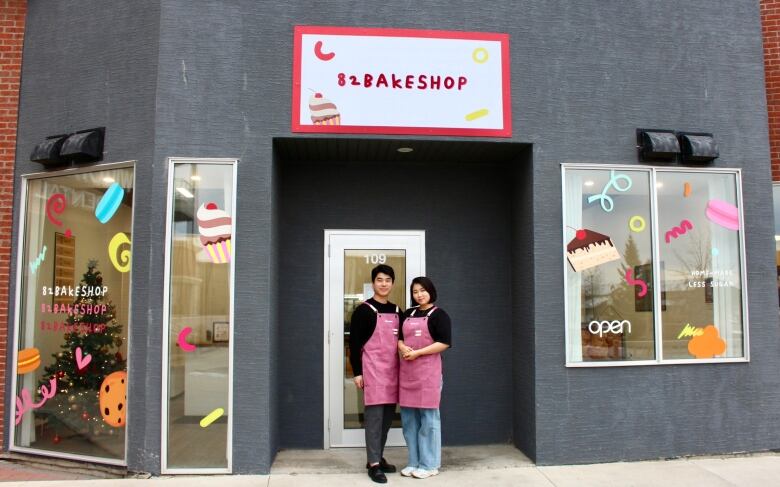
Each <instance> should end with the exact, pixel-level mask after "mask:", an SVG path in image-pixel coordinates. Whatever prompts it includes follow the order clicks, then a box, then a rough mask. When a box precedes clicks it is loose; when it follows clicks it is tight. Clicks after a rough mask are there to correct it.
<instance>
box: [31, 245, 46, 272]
mask: <svg viewBox="0 0 780 487" xmlns="http://www.w3.org/2000/svg"><path fill="white" fill-rule="evenodd" d="M45 258H46V246H45V245H44V246H43V250H41V253H40V254H38V257H37V258H36V259H35V260H34V261H32V262H30V272H32V273H33V274H35V271H37V270H38V267H40V266H41V264H42V263H43V259H45Z"/></svg>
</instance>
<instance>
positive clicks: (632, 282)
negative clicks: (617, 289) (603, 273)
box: [626, 269, 647, 298]
mask: <svg viewBox="0 0 780 487" xmlns="http://www.w3.org/2000/svg"><path fill="white" fill-rule="evenodd" d="M633 274H634V271H633V270H631V269H626V282H627V283H628V285H629V286H639V287H641V288H642V290H641V291H639V292H638V293H637V294H636V295H637V296H639V297H640V298H641V297H643V296H644V295H645V294H647V283H646V282H645V281H643V280H642V279H634V278H633Z"/></svg>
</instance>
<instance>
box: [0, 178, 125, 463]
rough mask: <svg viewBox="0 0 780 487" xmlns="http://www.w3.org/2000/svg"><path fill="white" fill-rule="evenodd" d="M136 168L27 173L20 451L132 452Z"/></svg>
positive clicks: (114, 458)
mask: <svg viewBox="0 0 780 487" xmlns="http://www.w3.org/2000/svg"><path fill="white" fill-rule="evenodd" d="M133 177H134V169H133V167H132V166H131V165H127V164H123V165H111V166H103V167H102V168H101V169H99V170H96V169H95V168H92V169H90V170H88V171H61V172H58V173H54V174H52V175H46V176H41V177H38V176H29V177H24V178H23V193H22V201H23V207H22V208H23V209H22V213H21V221H22V225H23V227H22V230H21V239H22V242H21V247H20V248H21V252H22V255H21V258H20V263H21V266H20V267H19V268H18V269H17V273H18V275H19V277H18V288H17V308H16V310H17V320H16V333H15V340H16V345H17V346H16V361H15V364H14V369H15V374H14V391H15V398H14V400H13V401H12V407H13V415H12V417H13V418H14V424H15V427H14V428H13V430H12V431H13V436H12V439H11V445H12V447H11V448H12V449H14V450H21V451H25V450H34V451H45V452H46V453H47V454H50V455H53V456H61V457H65V458H76V459H88V460H94V461H99V462H104V463H115V464H123V463H124V461H125V430H126V427H127V426H126V425H127V423H128V419H129V418H128V416H127V407H126V406H127V386H128V382H127V359H126V358H127V345H128V343H127V337H128V329H129V326H130V258H131V251H132V243H131V242H132V233H131V232H132V220H133V186H134V185H133Z"/></svg>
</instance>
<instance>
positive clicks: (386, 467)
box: [366, 457, 395, 473]
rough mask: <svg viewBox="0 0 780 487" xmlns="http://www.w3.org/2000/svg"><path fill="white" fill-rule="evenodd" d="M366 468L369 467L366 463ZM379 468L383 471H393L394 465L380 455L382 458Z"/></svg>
mask: <svg viewBox="0 0 780 487" xmlns="http://www.w3.org/2000/svg"><path fill="white" fill-rule="evenodd" d="M366 468H371V466H370V465H369V464H368V463H366ZM379 469H380V470H382V471H383V472H384V473H395V465H390V464H389V463H387V460H385V457H382V460H381V461H380V462H379Z"/></svg>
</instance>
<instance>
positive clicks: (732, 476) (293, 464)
mask: <svg viewBox="0 0 780 487" xmlns="http://www.w3.org/2000/svg"><path fill="white" fill-rule="evenodd" d="M404 455H405V450H404V449H401V448H398V449H392V451H388V452H386V456H387V457H388V460H389V461H391V462H396V464H398V465H399V466H402V465H403V462H402V461H399V457H400V460H403V456H404ZM448 457H449V461H450V462H451V463H448ZM361 459H363V450H362V449H349V450H344V449H341V450H328V451H313V450H307V451H288V452H285V451H283V452H280V453H279V455H278V457H277V460H276V462H275V463H274V466H273V468H272V470H271V474H270V475H234V476H175V477H174V476H164V477H153V478H149V479H141V478H127V479H99V480H88V478H87V477H84V476H82V477H80V478H78V477H77V478H73V472H67V473H63V472H59V473H58V472H53V471H41V470H40V469H38V470H34V469H33V470H31V469H29V467H27V466H25V465H20V464H18V463H9V462H5V461H3V462H0V479H3V480H5V477H4V476H3V475H2V473H3V472H5V471H6V470H7V469H15V470H16V475H24V472H25V471H26V470H30V471H29V474H30V476H29V477H26V478H24V480H23V478H22V477H18V476H17V477H16V478H8V479H7V480H8V481H6V482H3V483H2V484H0V486H2V487H6V486H9V487H10V486H17V485H18V486H25V487H35V486H42V487H55V486H76V485H78V486H84V487H92V486H94V487H104V486H118V487H137V486H139V487H140V486H143V487H154V486H168V487H200V486H218V487H249V486H258V487H289V486H296V487H297V486H317V487H336V486H338V487H343V486H345V485H348V486H352V485H355V486H367V487H368V486H376V485H379V484H375V483H373V482H371V480H370V479H369V478H368V476H367V475H366V474H365V470H364V469H362V467H364V464H365V462H363V465H360V464H359V463H358V464H357V465H356V464H355V461H356V460H358V461H359V460H361ZM443 460H444V461H443V463H444V467H443V468H442V470H441V473H440V474H439V475H438V476H436V477H432V478H430V479H426V480H424V481H421V480H417V479H412V478H404V477H401V476H400V475H399V474H388V483H387V484H386V485H388V486H392V485H397V486H410V487H411V486H415V485H416V486H418V487H419V486H422V485H430V486H434V485H447V486H450V487H452V486H454V487H458V486H491V487H492V486H530V487H537V486H538V487H570V486H571V487H575V486H576V487H591V486H592V487H608V486H620V487H623V486H635V487H644V486H663V487H677V486H680V487H683V486H685V487H691V486H707V487H719V486H751V487H753V486H755V487H759V486H760V487H764V486H774V485H780V454H778V453H761V454H752V455H729V456H717V457H692V458H684V459H676V460H659V461H648V462H626V463H608V464H596V465H574V466H556V467H537V466H535V465H533V463H531V462H530V461H528V459H527V458H525V457H524V456H522V454H521V453H519V452H518V451H517V450H514V449H513V448H511V447H506V446H501V445H490V446H486V447H467V448H445V449H444V451H443ZM58 474H59V475H60V476H59V478H58V479H57V480H55V478H57V475H58ZM36 475H38V476H37V477H36ZM40 475H45V476H46V477H48V479H47V480H45V481H43V480H44V479H42V478H41V477H40ZM52 477H54V478H52ZM421 482H424V483H421Z"/></svg>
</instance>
